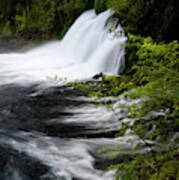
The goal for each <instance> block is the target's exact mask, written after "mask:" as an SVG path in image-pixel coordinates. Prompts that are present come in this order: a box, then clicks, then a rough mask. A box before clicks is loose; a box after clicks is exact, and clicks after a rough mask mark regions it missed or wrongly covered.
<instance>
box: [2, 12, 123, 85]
mask: <svg viewBox="0 0 179 180" xmlns="http://www.w3.org/2000/svg"><path fill="white" fill-rule="evenodd" d="M111 14H112V12H111V11H110V10H108V11H106V12H103V13H101V14H99V15H96V14H95V12H94V10H89V11H87V12H85V13H83V14H82V15H81V16H80V17H79V18H78V19H77V20H76V22H75V23H74V24H73V25H72V27H71V28H70V29H69V31H68V32H67V34H66V36H65V37H64V39H63V40H62V41H56V42H50V43H47V44H45V45H43V46H41V47H38V48H36V49H33V50H31V51H28V52H26V53H23V54H22V53H8V54H1V55H0V66H1V68H0V82H1V83H6V82H23V83H24V82H27V81H29V80H30V81H36V80H37V81H41V80H46V79H47V77H54V76H56V75H57V76H58V77H62V78H64V77H66V78H68V79H70V80H76V79H86V78H91V77H92V76H93V75H95V74H97V73H99V72H103V73H106V74H118V73H119V72H120V71H121V70H122V69H123V68H124V64H125V63H124V48H122V47H121V44H124V43H125V41H126V37H125V35H124V32H123V30H122V28H121V27H120V25H119V26H118V27H117V29H116V30H115V31H116V32H118V35H117V36H115V33H109V28H107V27H106V21H107V19H108V18H109V16H110V15H111Z"/></svg>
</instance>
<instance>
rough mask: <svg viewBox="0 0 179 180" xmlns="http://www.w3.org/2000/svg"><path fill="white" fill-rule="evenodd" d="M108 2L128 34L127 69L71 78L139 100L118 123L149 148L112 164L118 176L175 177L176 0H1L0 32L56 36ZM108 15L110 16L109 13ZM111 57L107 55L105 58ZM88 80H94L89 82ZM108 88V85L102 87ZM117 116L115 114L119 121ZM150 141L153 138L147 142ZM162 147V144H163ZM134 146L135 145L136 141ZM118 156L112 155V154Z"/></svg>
mask: <svg viewBox="0 0 179 180" xmlns="http://www.w3.org/2000/svg"><path fill="white" fill-rule="evenodd" d="M93 7H94V9H95V11H96V13H100V12H102V11H104V10H106V9H109V8H112V9H113V10H114V11H115V14H114V15H113V17H117V18H119V21H120V22H121V24H122V26H123V27H124V29H125V32H126V35H127V36H128V43H127V44H126V45H125V49H126V69H125V70H124V72H123V74H122V76H121V77H120V78H117V77H113V76H111V77H105V78H103V80H102V82H101V84H100V85H99V86H98V88H97V90H96V91H94V92H92V89H94V88H92V89H90V90H89V86H86V85H85V87H84V86H83V84H78V83H76V85H75V86H76V87H77V88H81V89H83V90H84V89H85V91H90V96H91V95H97V96H118V95H119V94H122V93H124V94H125V96H126V97H128V98H131V99H141V101H140V102H139V103H138V104H135V105H132V106H129V107H125V108H128V110H129V112H130V114H129V116H128V118H129V119H136V121H135V123H134V124H132V125H131V124H130V123H129V124H128V123H125V124H123V128H122V129H121V130H120V132H119V133H118V134H117V135H116V136H123V135H125V132H127V130H129V129H130V130H131V131H132V132H133V134H135V135H137V136H138V137H139V138H140V139H141V140H142V141H143V142H144V143H145V145H146V146H147V147H149V149H150V152H149V153H146V154H141V155H139V156H133V157H131V158H130V161H128V162H124V163H120V164H117V165H116V166H114V167H113V168H117V169H118V170H119V171H118V173H117V179H120V177H122V179H123V180H165V179H166V180H174V179H176V180H177V179H179V173H178V172H179V149H178V148H179V147H178V144H179V138H178V132H179V72H178V69H179V43H178V41H177V40H178V39H179V38H178V28H177V23H178V22H179V3H178V2H177V1H175V0H171V1H167V0H95V1H93V0H76V1H75V0H69V1H67V0H61V1H57V0H46V1H42V0H38V1H35V0H25V1H16V0H14V1H13V2H12V1H10V0H0V34H1V35H5V36H16V37H19V38H23V39H41V40H42V39H43V40H44V39H45V40H46V39H61V38H62V37H63V36H64V34H65V32H66V31H67V30H68V28H69V27H70V26H71V24H72V23H73V22H74V20H75V19H76V17H77V16H78V15H79V14H80V13H82V12H83V11H85V10H87V9H90V8H93ZM111 18H112V17H111ZM109 61H110V59H109ZM92 86H93V85H92ZM106 89H107V91H106ZM120 120H121V119H119V121H120ZM149 142H155V143H154V144H151V143H149ZM162 147H165V148H162ZM136 148H137V147H136ZM115 158H117V156H116V157H115Z"/></svg>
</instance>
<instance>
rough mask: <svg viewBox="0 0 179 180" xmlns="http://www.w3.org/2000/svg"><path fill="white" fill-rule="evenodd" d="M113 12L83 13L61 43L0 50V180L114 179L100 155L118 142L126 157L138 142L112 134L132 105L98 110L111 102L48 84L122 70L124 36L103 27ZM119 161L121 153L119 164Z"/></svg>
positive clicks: (106, 159) (118, 101)
mask: <svg viewBox="0 0 179 180" xmlns="http://www.w3.org/2000/svg"><path fill="white" fill-rule="evenodd" d="M111 13H112V12H111V11H106V12H104V13H101V14H99V15H95V13H94V11H93V10H90V11H87V12H85V13H83V14H82V15H81V16H80V17H79V18H78V19H77V21H76V22H75V23H74V24H73V25H72V27H71V28H70V30H69V32H68V33H67V35H66V36H65V37H64V39H63V40H62V41H56V42H49V43H47V44H45V45H43V46H40V47H37V48H35V49H32V50H29V51H27V52H20V53H16V52H8V53H7V52H6V53H5V52H2V51H0V52H1V54H0V67H1V68H0V159H1V161H0V169H1V171H0V180H112V179H113V178H114V175H115V171H114V170H108V166H109V165H111V164H115V163H117V162H115V160H111V159H110V157H109V155H107V154H105V153H99V151H100V150H101V149H103V148H106V147H110V148H113V147H115V146H116V145H118V144H121V146H122V148H121V152H123V153H124V152H127V151H129V150H130V148H131V147H133V146H134V145H135V144H133V143H132V141H133V142H137V137H134V136H131V135H130V134H128V135H126V136H123V137H118V138H114V136H113V135H114V134H115V132H117V131H118V130H119V129H120V127H121V122H120V121H119V120H118V118H119V117H120V116H125V115H127V113H128V112H127V111H126V110H125V109H121V108H120V105H123V104H127V103H131V102H130V101H129V100H128V99H125V98H124V97H122V96H120V97H116V98H115V99H114V100H115V101H116V103H114V104H113V105H112V106H113V110H111V109H110V108H107V107H106V106H99V107H96V104H105V103H106V102H108V101H109V100H110V99H112V97H108V98H102V99H95V98H89V97H87V94H86V93H85V92H81V91H79V90H77V89H75V88H74V87H67V86H65V84H64V82H63V81H62V82H59V83H57V84H56V83H55V82H53V78H54V77H57V76H58V77H60V78H62V79H63V78H67V79H68V80H70V81H74V80H76V79H77V80H79V81H83V82H88V81H91V79H92V76H94V75H95V74H97V73H100V72H103V73H105V74H114V75H117V74H119V72H121V71H122V69H124V66H125V65H124V64H125V62H124V49H123V48H122V47H121V46H120V45H121V44H123V43H125V42H126V37H125V35H124V32H123V30H122V28H121V27H120V25H119V26H118V27H117V28H116V31H115V33H113V34H112V33H108V32H107V30H106V28H105V23H106V20H107V19H108V17H109V16H110V15H111ZM111 28H112V27H111ZM116 34H117V35H116ZM3 48H4V47H3ZM49 79H51V80H52V82H51V81H49ZM93 81H94V80H93ZM89 100H90V101H91V100H92V101H91V103H89ZM114 111H115V112H114ZM126 121H127V119H126ZM131 140H132V141H131ZM124 160H127V156H123V155H121V157H119V158H118V160H117V161H118V162H120V161H121V162H122V161H124Z"/></svg>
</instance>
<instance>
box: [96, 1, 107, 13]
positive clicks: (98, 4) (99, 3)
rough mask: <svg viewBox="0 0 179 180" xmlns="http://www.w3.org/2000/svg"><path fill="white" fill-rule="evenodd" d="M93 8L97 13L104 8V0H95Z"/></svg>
mask: <svg viewBox="0 0 179 180" xmlns="http://www.w3.org/2000/svg"><path fill="white" fill-rule="evenodd" d="M94 9H95V11H96V13H97V14H98V13H101V12H103V11H104V10H106V0H95V3H94Z"/></svg>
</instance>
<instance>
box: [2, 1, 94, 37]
mask: <svg viewBox="0 0 179 180" xmlns="http://www.w3.org/2000/svg"><path fill="white" fill-rule="evenodd" d="M1 1H2V4H1V3H0V19H1V22H0V33H2V34H4V35H6V34H5V32H12V34H15V35H19V36H21V37H24V38H25V39H51V38H59V39H61V38H62V37H63V36H64V34H65V33H66V32H67V30H68V28H69V27H70V26H71V24H72V23H73V22H74V20H75V19H76V18H77V16H79V15H80V14H81V12H82V11H84V10H86V9H89V8H92V6H93V3H94V1H90V0H77V1H74V0H70V1H66V0H61V1H56V0H46V1H43V0H25V1H22V0H20V1H13V2H11V1H9V0H8V1H4V0H1ZM1 1H0V2H1ZM5 7H6V8H5ZM8 7H9V8H8ZM7 8H8V9H9V10H8V9H7ZM7 22H8V23H7ZM4 24H5V25H6V29H7V28H8V31H5V30H6V29H5V30H4V29H2V28H1V26H3V27H4ZM8 34H10V33H8Z"/></svg>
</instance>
